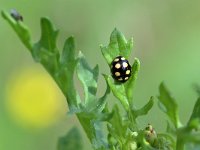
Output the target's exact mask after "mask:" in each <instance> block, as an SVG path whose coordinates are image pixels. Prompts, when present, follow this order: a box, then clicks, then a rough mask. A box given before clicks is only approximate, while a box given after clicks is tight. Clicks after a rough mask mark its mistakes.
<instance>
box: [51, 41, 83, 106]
mask: <svg viewBox="0 0 200 150" xmlns="http://www.w3.org/2000/svg"><path fill="white" fill-rule="evenodd" d="M75 49H76V48H75V41H74V38H73V37H69V38H68V39H67V40H66V41H65V44H64V47H63V51H62V55H61V57H60V63H59V64H60V65H59V71H58V72H57V73H56V74H55V78H56V80H57V83H58V85H59V86H60V87H61V89H62V91H63V93H64V95H65V96H66V97H67V101H68V104H69V106H70V107H71V108H72V107H73V106H72V105H75V106H78V104H80V102H81V100H80V97H79V94H78V92H77V90H76V89H75V86H74V79H73V77H74V71H75V67H76V65H77V59H76V57H75Z"/></svg>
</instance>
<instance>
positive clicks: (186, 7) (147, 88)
mask: <svg viewBox="0 0 200 150" xmlns="http://www.w3.org/2000/svg"><path fill="white" fill-rule="evenodd" d="M199 6H200V1H198V0H191V1H187V0H139V1H137V0H126V1H120V0H115V1H114V0H109V1H108V0H101V1H95V0H57V1H55V0H54V1H53V0H49V1H47V0H43V1H41V0H34V1H25V0H16V1H8V0H1V2H0V9H1V10H2V9H3V10H8V11H9V10H10V9H11V8H15V9H17V10H18V11H19V12H20V13H21V14H23V17H24V22H25V24H27V25H28V26H29V27H30V30H31V33H32V36H33V39H34V40H35V41H37V40H38V39H39V37H40V23H39V22H40V18H41V17H43V16H48V17H49V18H50V19H51V20H52V22H53V23H54V24H55V26H56V28H58V29H59V30H60V34H59V37H58V46H59V48H60V49H61V48H62V45H63V43H64V41H65V39H66V38H67V37H69V36H70V35H74V36H75V38H76V43H77V49H78V50H81V51H82V52H83V53H84V54H85V56H86V58H87V60H88V62H89V63H90V64H91V65H92V66H94V65H95V64H97V63H98V64H99V66H100V72H101V73H107V74H109V68H108V66H107V65H106V62H105V60H104V58H103V57H102V55H101V52H100V48H99V45H100V44H103V45H106V44H108V42H109V36H110V33H111V32H112V30H113V29H114V28H115V27H117V28H118V29H119V30H120V31H122V32H123V33H124V34H125V36H126V37H127V38H130V37H133V38H134V43H135V44H134V50H133V53H132V55H131V59H130V62H131V63H132V62H133V60H134V57H137V58H139V59H140V61H141V70H140V73H139V78H138V81H137V84H136V87H135V91H134V94H135V95H134V97H135V105H136V106H137V107H142V106H143V105H144V104H145V103H146V102H147V101H148V99H149V97H150V96H155V97H156V96H157V95H158V86H159V84H160V82H161V81H165V83H166V84H167V86H168V88H169V89H170V91H171V92H172V93H173V96H174V97H175V98H176V99H177V102H178V104H179V106H180V116H181V120H182V122H183V123H185V122H186V121H187V119H188V117H189V116H190V114H191V110H192V107H193V105H194V102H195V100H196V99H197V95H196V93H195V92H194V89H193V87H192V85H193V84H194V83H200V76H199V74H200V67H199V65H200V9H199ZM0 41H1V42H0V43H1V44H0V67H1V70H0V85H1V86H0V150H55V149H56V143H57V139H58V137H60V136H62V135H64V134H65V133H66V132H67V131H68V130H69V129H70V128H71V127H72V126H74V125H76V126H78V127H79V128H80V131H81V132H82V128H81V127H80V125H79V123H78V121H77V119H76V118H75V117H74V116H67V115H66V113H67V104H66V102H65V100H64V98H63V96H62V95H61V92H60V91H59V90H58V89H56V88H55V91H54V92H55V95H60V96H58V97H59V99H58V97H56V96H55V95H54V96H55V99H54V100H56V105H50V104H54V103H55V101H54V100H52V101H54V103H53V102H52V103H50V102H49V101H48V95H43V97H40V94H38V93H37V92H38V91H37V90H36V93H34V94H32V95H31V96H32V98H33V99H34V95H35V96H36V98H37V99H38V100H39V102H38V103H39V106H38V105H37V103H36V104H34V102H35V101H34V100H33V101H31V102H30V103H27V109H25V108H24V107H25V106H26V105H25V104H26V103H24V107H22V108H21V106H19V105H20V103H18V101H17V99H15V97H16V95H17V96H18V97H20V96H22V97H23V95H28V94H27V93H30V91H31V90H32V89H31V90H30V91H28V90H25V91H22V90H20V89H23V88H22V87H24V88H25V89H26V88H27V86H26V85H24V84H25V83H24V82H23V80H20V79H21V78H23V77H24V76H26V77H27V82H28V80H29V79H32V78H34V73H32V74H31V73H30V72H32V71H33V72H34V70H36V72H37V71H38V70H39V72H40V73H41V74H42V77H44V76H48V75H47V73H46V72H45V71H44V70H43V68H42V67H41V66H40V65H39V64H35V62H33V60H32V58H31V56H30V53H29V52H28V51H27V50H26V48H25V47H24V46H23V45H22V43H21V42H20V41H19V39H18V37H17V36H16V34H15V33H14V31H13V30H12V29H11V27H10V26H9V25H8V24H7V22H5V21H4V20H3V19H2V17H1V18H0ZM30 70H31V71H30ZM23 75H24V76H23ZM40 77H41V76H39V78H40ZM47 78H48V77H47ZM40 79H41V78H40ZM49 80H50V82H51V79H49ZM49 80H48V81H49ZM37 81H38V80H37ZM38 82H40V80H39V81H38ZM35 83H37V82H35ZM41 84H46V83H45V82H44V83H43V82H42V83H41ZM52 84H54V83H53V81H52ZM35 86H36V89H37V86H39V85H38V84H37V85H35ZM52 86H54V87H55V85H52ZM99 86H100V87H101V88H100V89H102V90H100V91H98V95H102V93H103V92H104V90H103V89H105V81H104V80H103V78H102V76H100V79H99ZM31 88H32V87H31ZM44 88H45V87H44ZM54 92H53V93H54ZM20 94H21V95H20ZM10 95H11V96H10ZM45 96H46V97H45ZM50 96H51V95H50ZM10 97H11V98H10ZM13 97H14V98H13ZM27 97H28V96H27ZM60 97H61V98H60ZM45 98H47V99H45ZM111 99H113V101H115V99H114V98H113V97H112V96H110V99H109V100H111ZM40 100H41V101H43V102H44V104H43V105H40ZM45 100H46V102H45ZM21 103H23V102H21ZM32 104H34V105H36V106H34V105H32ZM45 104H47V105H45ZM49 105H50V106H51V109H49V110H46V111H43V109H42V110H41V111H40V109H39V108H38V107H40V108H43V107H44V108H46V107H49ZM54 106H55V108H54ZM34 110H35V111H34ZM58 110H59V111H58ZM19 111H20V112H21V113H18V112H19ZM28 111H31V112H32V113H33V116H32V117H31V116H30V117H29V116H28V115H29V114H28V113H27V112H28ZM36 112H37V113H39V114H41V116H43V118H42V117H41V118H40V117H37V115H36V116H34V113H36ZM47 117H50V119H49V120H50V121H46V120H44V118H47ZM51 117H52V118H51ZM31 118H34V119H33V120H31ZM55 118H56V119H55ZM51 119H52V120H51ZM54 119H55V120H54ZM161 120H162V121H161ZM31 123H35V124H31ZM139 123H140V125H141V128H143V127H144V126H146V124H147V123H151V124H152V125H153V126H154V127H155V129H156V130H158V131H164V129H165V127H166V118H165V115H164V114H163V113H162V112H161V111H160V110H159V109H158V106H157V105H155V106H154V108H153V109H152V110H151V111H150V113H149V114H148V116H145V117H142V118H140V120H139ZM82 138H83V140H84V143H85V149H90V147H88V145H89V144H88V140H87V138H86V136H85V134H82Z"/></svg>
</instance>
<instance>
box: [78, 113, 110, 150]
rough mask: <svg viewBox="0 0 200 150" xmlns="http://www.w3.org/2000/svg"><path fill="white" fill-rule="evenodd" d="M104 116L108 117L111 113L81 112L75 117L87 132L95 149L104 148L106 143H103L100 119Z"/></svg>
mask: <svg viewBox="0 0 200 150" xmlns="http://www.w3.org/2000/svg"><path fill="white" fill-rule="evenodd" d="M105 116H106V117H108V118H106V119H109V118H110V117H111V116H112V115H111V114H102V113H98V112H97V113H95V112H81V113H78V114H77V117H78V119H79V121H80V123H81V125H82V127H83V129H84V130H85V133H86V134H87V137H88V138H89V140H90V142H91V143H92V145H93V147H94V148H95V149H101V148H102V149H105V148H106V147H107V144H106V143H105V140H104V139H105V138H104V135H103V132H102V130H103V128H102V123H101V120H99V119H100V118H101V119H105Z"/></svg>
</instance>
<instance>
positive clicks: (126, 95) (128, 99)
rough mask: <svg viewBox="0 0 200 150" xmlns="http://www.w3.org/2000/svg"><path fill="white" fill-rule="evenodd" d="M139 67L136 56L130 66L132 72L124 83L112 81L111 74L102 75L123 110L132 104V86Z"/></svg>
mask: <svg viewBox="0 0 200 150" xmlns="http://www.w3.org/2000/svg"><path fill="white" fill-rule="evenodd" d="M139 68H140V62H139V60H138V59H137V58H136V59H135V62H134V64H133V66H132V73H131V77H130V79H129V80H128V81H127V82H126V83H124V84H118V83H116V82H115V81H113V79H112V77H111V76H107V75H104V78H105V80H106V82H107V83H108V85H109V86H110V89H111V90H112V92H113V94H114V96H115V97H116V98H118V99H119V101H120V102H121V104H122V105H123V107H124V108H125V110H129V106H131V105H133V88H134V83H135V81H136V79H137V75H138V71H139Z"/></svg>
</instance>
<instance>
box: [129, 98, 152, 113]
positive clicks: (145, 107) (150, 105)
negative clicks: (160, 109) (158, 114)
mask: <svg viewBox="0 0 200 150" xmlns="http://www.w3.org/2000/svg"><path fill="white" fill-rule="evenodd" d="M153 104H154V101H153V97H151V98H150V100H149V102H148V103H147V104H146V105H144V106H143V107H142V108H141V109H138V110H136V111H133V113H134V114H133V115H134V116H136V117H138V116H143V115H146V114H147V113H148V112H149V110H150V109H151V108H152V107H153Z"/></svg>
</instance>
